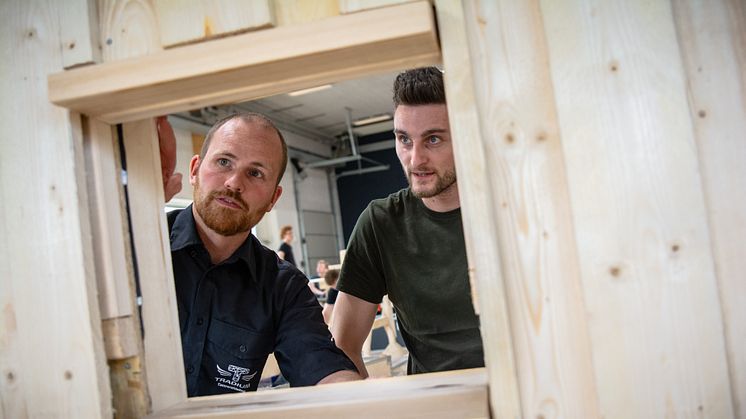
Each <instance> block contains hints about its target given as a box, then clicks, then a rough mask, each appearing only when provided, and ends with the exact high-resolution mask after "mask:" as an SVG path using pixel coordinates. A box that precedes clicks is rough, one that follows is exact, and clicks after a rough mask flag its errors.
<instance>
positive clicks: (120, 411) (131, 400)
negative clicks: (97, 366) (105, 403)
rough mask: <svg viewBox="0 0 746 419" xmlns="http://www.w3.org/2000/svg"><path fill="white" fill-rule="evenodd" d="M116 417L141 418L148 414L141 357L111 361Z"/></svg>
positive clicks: (113, 401) (113, 402)
mask: <svg viewBox="0 0 746 419" xmlns="http://www.w3.org/2000/svg"><path fill="white" fill-rule="evenodd" d="M109 368H111V386H112V392H113V393H114V394H115V395H116V397H114V399H113V400H112V404H113V407H114V412H115V413H116V415H115V417H117V418H141V417H144V416H145V415H146V414H147V413H148V399H147V393H146V391H145V386H144V385H143V383H144V381H145V380H144V378H143V370H142V365H141V362H140V357H139V356H133V357H131V358H124V359H117V360H113V361H109Z"/></svg>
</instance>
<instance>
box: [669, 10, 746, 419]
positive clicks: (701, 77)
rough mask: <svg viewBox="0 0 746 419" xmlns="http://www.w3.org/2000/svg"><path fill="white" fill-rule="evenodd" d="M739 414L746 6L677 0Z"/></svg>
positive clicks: (743, 362)
mask: <svg viewBox="0 0 746 419" xmlns="http://www.w3.org/2000/svg"><path fill="white" fill-rule="evenodd" d="M671 4H672V5H673V8H674V12H675V17H676V28H677V32H678V37H679V44H680V48H681V55H682V57H683V59H684V66H685V68H686V73H687V76H688V82H689V104H690V109H689V112H690V115H691V119H692V121H693V122H694V131H695V137H696V141H697V151H698V155H699V163H700V167H701V171H702V181H703V184H704V191H705V199H706V203H707V213H708V215H709V225H710V232H711V237H712V249H713V255H714V258H715V267H716V270H717V276H718V284H719V289H720V301H721V304H722V310H723V317H724V319H723V320H724V323H725V337H726V344H727V350H728V362H729V367H730V378H731V390H732V393H733V403H734V406H735V412H736V417H737V418H742V419H743V418H746V281H744V277H746V275H745V274H744V272H746V246H744V245H743V240H744V237H746V4H744V2H742V1H736V0H733V1H728V0H720V1H713V2H707V3H704V2H699V1H693V0H692V1H675V2H672V3H671Z"/></svg>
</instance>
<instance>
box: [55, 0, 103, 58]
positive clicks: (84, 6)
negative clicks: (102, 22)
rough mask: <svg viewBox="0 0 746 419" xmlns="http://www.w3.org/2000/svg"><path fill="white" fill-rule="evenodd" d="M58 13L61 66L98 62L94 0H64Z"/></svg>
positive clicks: (99, 54)
mask: <svg viewBox="0 0 746 419" xmlns="http://www.w3.org/2000/svg"><path fill="white" fill-rule="evenodd" d="M59 13H60V38H62V39H61V41H62V66H63V67H65V68H71V67H75V66H79V65H85V64H93V63H98V62H100V61H101V47H100V46H99V32H98V13H97V9H96V0H74V1H66V2H65V7H61V8H60V9H59Z"/></svg>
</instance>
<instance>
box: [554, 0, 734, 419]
mask: <svg viewBox="0 0 746 419" xmlns="http://www.w3.org/2000/svg"><path fill="white" fill-rule="evenodd" d="M541 11H542V15H543V20H544V24H545V30H546V38H547V43H548V47H549V61H550V68H551V76H552V81H553V84H554V91H555V99H556V103H557V110H558V116H559V126H560V133H561V138H562V147H563V151H564V158H565V164H566V168H567V175H568V182H569V188H570V196H571V205H572V211H573V224H574V228H575V233H576V240H577V246H578V251H579V253H578V254H579V262H580V271H581V275H582V281H583V288H584V294H585V302H586V307H587V310H588V316H589V322H590V323H589V324H590V331H591V332H590V335H591V343H592V348H593V354H592V357H593V363H594V370H595V374H596V382H597V388H598V394H599V406H600V411H601V415H602V416H603V417H607V418H632V417H634V418H660V417H676V416H695V415H702V416H706V417H713V418H724V417H731V416H732V415H733V410H732V404H731V402H730V396H729V395H730V388H729V382H728V371H727V364H726V359H725V342H724V337H723V324H722V316H721V311H720V303H719V300H718V294H717V283H716V278H715V273H714V266H713V260H712V257H711V248H710V238H709V234H708V229H707V217H706V212H705V207H704V196H703V193H702V188H701V178H700V177H699V167H698V165H697V155H696V147H695V143H694V138H693V132H692V125H691V121H690V118H689V114H688V109H687V101H686V81H685V79H684V74H683V69H682V65H681V58H680V55H679V50H678V45H677V43H676V35H675V31H674V26H673V16H672V12H671V8H670V4H669V2H667V1H662V0H659V1H652V2H651V1H630V0H626V1H607V2H592V1H584V0H565V1H554V0H552V1H542V2H541Z"/></svg>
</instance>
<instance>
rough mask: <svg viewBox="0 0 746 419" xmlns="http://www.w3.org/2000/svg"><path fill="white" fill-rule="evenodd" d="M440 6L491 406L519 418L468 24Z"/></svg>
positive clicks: (449, 6)
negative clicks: (468, 44)
mask: <svg viewBox="0 0 746 419" xmlns="http://www.w3.org/2000/svg"><path fill="white" fill-rule="evenodd" d="M435 6H436V7H435V9H436V12H437V18H438V27H439V28H440V33H441V39H442V44H441V47H442V50H443V64H444V68H445V69H446V70H445V71H446V74H445V75H444V82H445V88H446V95H447V97H448V118H449V122H450V126H451V134H452V136H453V138H454V142H453V147H454V150H453V151H454V157H455V159H456V169H457V175H458V177H459V178H460V179H468V181H467V182H459V196H460V198H461V205H462V214H461V216H462V221H463V226H464V239H465V242H466V253H467V257H468V263H469V280H470V282H471V289H472V301H473V303H474V306H475V311H476V312H477V313H478V314H479V316H480V330H481V333H482V342H483V346H484V356H485V366H486V367H487V370H488V377H489V397H490V407H491V411H492V413H493V414H494V415H495V416H496V417H506V418H515V417H520V416H521V405H520V395H519V386H518V377H517V372H516V370H515V355H514V352H513V350H514V347H515V345H514V342H513V337H512V335H511V330H510V318H509V313H508V304H507V290H506V288H505V281H504V276H503V270H502V268H503V267H502V263H503V260H502V257H503V255H502V253H501V252H500V247H499V246H498V238H497V234H496V232H497V223H496V221H495V218H494V214H495V209H494V207H493V201H492V200H491V199H484V197H488V196H490V194H491V193H492V183H493V179H492V177H491V175H490V172H489V170H488V167H489V165H488V161H487V158H486V154H485V145H484V142H485V140H486V137H483V136H482V135H481V132H480V130H479V115H478V114H477V112H476V109H475V106H474V105H475V97H474V80H473V76H472V67H471V65H472V63H471V62H470V57H469V51H468V48H467V47H466V42H467V38H466V31H465V25H466V22H465V21H464V14H463V11H462V10H461V5H460V4H457V3H455V2H452V1H447V0H444V1H437V2H436V4H435ZM467 139H468V140H467ZM485 233H487V234H485ZM340 259H341V258H340Z"/></svg>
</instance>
